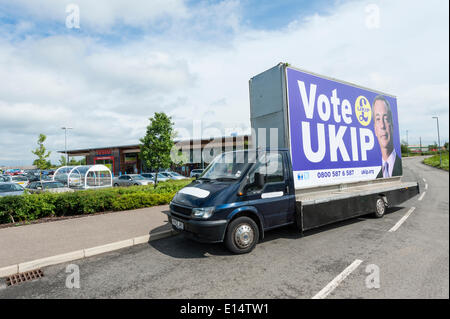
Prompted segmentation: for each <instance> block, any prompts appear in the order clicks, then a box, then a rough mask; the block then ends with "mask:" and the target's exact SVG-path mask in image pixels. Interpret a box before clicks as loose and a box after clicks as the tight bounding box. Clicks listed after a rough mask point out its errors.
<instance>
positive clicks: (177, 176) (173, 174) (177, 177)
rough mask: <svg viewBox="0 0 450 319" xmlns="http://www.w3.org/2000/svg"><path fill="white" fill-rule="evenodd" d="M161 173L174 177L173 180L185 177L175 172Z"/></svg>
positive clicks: (170, 177) (169, 177)
mask: <svg viewBox="0 0 450 319" xmlns="http://www.w3.org/2000/svg"><path fill="white" fill-rule="evenodd" d="M160 174H161V175H163V176H164V177H167V178H168V179H174V180H179V179H185V178H186V177H185V176H183V175H181V174H178V173H176V172H170V171H169V172H161V173H160Z"/></svg>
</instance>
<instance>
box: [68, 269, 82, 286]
mask: <svg viewBox="0 0 450 319" xmlns="http://www.w3.org/2000/svg"><path fill="white" fill-rule="evenodd" d="M66 273H68V275H67V277H66V288H69V289H73V288H76V289H80V267H79V266H78V265H75V264H69V265H67V267H66Z"/></svg>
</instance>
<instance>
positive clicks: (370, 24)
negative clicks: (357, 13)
mask: <svg viewBox="0 0 450 319" xmlns="http://www.w3.org/2000/svg"><path fill="white" fill-rule="evenodd" d="M364 11H365V12H366V21H365V22H366V27H367V28H368V29H379V28H380V7H379V6H378V5H376V4H374V3H371V4H368V5H366V7H365V9H364Z"/></svg>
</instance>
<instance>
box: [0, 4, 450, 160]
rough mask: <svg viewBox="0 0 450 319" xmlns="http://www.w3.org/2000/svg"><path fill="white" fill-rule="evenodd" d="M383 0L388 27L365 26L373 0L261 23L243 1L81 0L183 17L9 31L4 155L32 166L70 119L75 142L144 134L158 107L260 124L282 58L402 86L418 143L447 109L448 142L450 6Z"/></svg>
mask: <svg viewBox="0 0 450 319" xmlns="http://www.w3.org/2000/svg"><path fill="white" fill-rule="evenodd" d="M373 2H374V3H376V4H377V5H378V6H379V8H380V28H378V29H369V28H367V27H366V25H365V19H366V12H365V6H366V5H367V3H368V2H367V3H365V2H353V1H352V2H345V3H340V2H339V3H338V4H337V5H336V6H335V7H333V8H332V7H330V8H329V14H328V15H326V16H320V15H317V14H316V15H312V16H309V17H306V18H305V19H301V20H298V21H290V23H289V24H288V25H287V26H286V27H285V28H283V29H280V30H272V31H260V30H253V29H251V28H249V27H248V26H246V25H245V24H243V23H242V12H241V8H240V4H239V2H237V1H226V2H223V3H218V4H211V5H206V4H201V5H198V6H197V7H195V11H192V10H188V9H187V8H186V5H185V4H184V3H183V2H178V1H172V2H170V3H168V7H165V6H163V5H162V2H155V3H153V2H152V4H151V5H152V6H156V7H154V12H152V13H149V12H147V10H146V9H147V7H146V6H147V1H146V2H140V3H139V4H140V6H139V5H136V3H135V2H133V3H132V4H130V3H129V2H127V3H128V6H129V8H127V9H124V8H122V7H121V4H122V3H123V2H120V3H119V1H113V2H111V5H110V6H109V5H108V6H106V5H105V2H104V1H96V4H95V5H94V6H93V7H91V5H92V4H91V3H92V2H89V3H88V2H84V1H79V2H78V3H79V5H80V10H81V11H82V13H81V14H83V10H84V11H92V13H90V14H91V15H92V17H89V18H88V17H85V19H88V20H89V21H91V22H89V23H92V25H95V23H97V24H98V25H99V26H101V28H103V29H102V30H106V29H111V28H113V27H114V25H116V24H117V23H129V24H131V25H133V24H134V25H139V24H143V23H147V22H148V21H156V20H155V19H158V17H161V16H164V15H165V14H166V13H167V12H166V11H168V9H167V8H170V6H174V8H175V9H173V10H169V11H170V13H171V14H172V17H173V16H178V17H180V19H179V20H177V19H175V20H174V21H175V22H174V23H172V24H171V25H170V26H169V27H167V29H165V31H164V32H162V33H161V34H155V33H154V32H152V33H149V34H148V35H146V36H144V37H140V38H138V39H134V40H128V41H121V42H119V43H114V44H108V43H107V42H105V41H103V40H102V38H101V37H99V36H98V35H92V36H90V37H88V36H71V35H54V36H47V37H39V36H32V37H25V38H23V39H14V40H11V39H10V38H7V36H6V35H5V36H3V38H2V36H0V78H1V79H2V85H1V86H0V112H1V114H7V115H6V118H7V121H8V126H7V127H8V128H7V130H4V129H2V131H1V132H0V149H1V150H2V151H1V156H0V161H12V160H14V159H17V158H19V157H20V158H23V159H28V161H29V162H30V163H31V161H32V155H31V153H30V152H29V150H31V148H32V147H34V144H35V141H36V138H37V135H38V134H39V133H45V134H48V135H49V138H48V147H49V148H50V149H52V150H61V149H62V148H63V147H64V138H63V136H64V135H63V132H62V131H61V129H60V126H61V125H70V126H73V127H74V128H75V129H74V130H73V131H71V132H70V139H69V147H70V148H83V147H97V146H108V145H121V144H132V143H137V142H138V139H139V138H140V137H141V136H142V135H143V134H144V133H145V127H146V125H147V122H148V118H149V117H150V116H152V114H153V113H154V112H156V111H166V112H167V113H168V114H169V115H171V116H173V119H174V121H175V123H176V126H177V127H178V128H179V129H181V128H187V129H188V130H190V131H192V125H193V122H192V121H193V120H203V121H204V123H203V125H204V127H209V126H211V125H212V124H214V125H215V126H218V127H219V128H220V130H221V131H222V132H224V133H225V128H233V129H235V130H238V131H240V132H250V130H249V126H250V121H249V118H250V113H249V98H248V80H249V79H250V78H251V77H252V76H254V75H256V74H258V73H260V72H262V71H264V70H266V69H268V68H270V67H272V66H274V65H276V64H277V63H278V62H281V61H283V62H289V63H291V64H293V65H294V66H297V67H300V68H304V69H306V70H310V71H314V72H317V73H320V74H324V75H328V76H332V77H335V78H338V79H342V80H346V81H349V82H354V83H358V84H360V85H363V86H367V87H371V88H374V89H377V90H381V91H385V92H387V93H392V94H394V95H397V96H398V104H399V113H400V129H401V134H402V135H405V130H409V141H410V143H411V144H412V143H415V141H417V142H418V140H419V137H422V142H423V143H432V142H434V141H435V140H436V138H435V135H436V133H435V131H436V129H435V122H434V121H433V120H432V119H431V116H433V115H439V116H440V121H441V122H440V125H441V140H448V108H449V106H448V98H449V93H448V92H449V84H448V67H449V65H448V54H449V47H448V43H449V42H448V22H449V20H448V3H447V2H445V1H438V0H435V1H428V2H426V3H422V2H412V1H395V2H394V1H373ZM23 3H24V4H23V5H24V6H25V8H26V10H30V11H33V12H34V13H35V14H40V15H44V16H48V17H51V18H53V19H57V17H58V14H59V12H60V10H59V9H55V8H52V7H51V5H53V4H54V3H56V2H52V1H46V2H44V3H43V5H42V6H36V5H35V4H33V5H32V4H29V3H31V2H26V4H25V2H23ZM33 3H34V2H33ZM64 3H65V2H64ZM108 3H110V2H108ZM148 3H150V1H149V2H148ZM164 3H165V2H164ZM102 5H104V6H106V7H107V8H108V9H107V10H105V9H104V8H103V10H101V9H102ZM148 5H150V4H148ZM158 5H159V7H158ZM161 6H163V7H164V8H162V7H161ZM83 8H84V9H83ZM88 8H89V9H88ZM138 9H139V10H138ZM127 10H128V11H127ZM138 11H139V12H138ZM95 17H97V18H98V20H96V19H97V18H95ZM152 19H153V20H152ZM146 21H147V22H146ZM82 23H83V20H82ZM85 23H87V22H86V21H85ZM33 25H35V23H32V24H31V25H23V26H22V28H29V27H32V26H33ZM150 25H151V23H150ZM148 26H149V25H148V24H147V25H146V27H148ZM21 114H22V115H23V117H24V118H26V117H27V116H28V119H24V118H22V117H21ZM3 118H4V119H5V117H3ZM13 132H14V134H13ZM17 132H20V134H19V133H17ZM184 132H186V131H184ZM402 137H403V136H402ZM11 139H13V140H15V142H14V143H12V144H11ZM5 149H8V152H5V151H4V150H5ZM54 158H56V159H57V158H59V155H56V154H55V157H54Z"/></svg>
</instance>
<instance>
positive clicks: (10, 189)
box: [0, 182, 24, 197]
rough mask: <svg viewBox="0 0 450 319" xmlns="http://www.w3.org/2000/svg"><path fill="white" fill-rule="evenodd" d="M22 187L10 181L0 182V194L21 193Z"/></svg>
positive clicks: (12, 194)
mask: <svg viewBox="0 0 450 319" xmlns="http://www.w3.org/2000/svg"><path fill="white" fill-rule="evenodd" d="M23 191H24V188H23V187H22V186H20V185H18V184H16V183H12V182H0V196H1V197H3V196H14V195H22V194H23Z"/></svg>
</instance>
